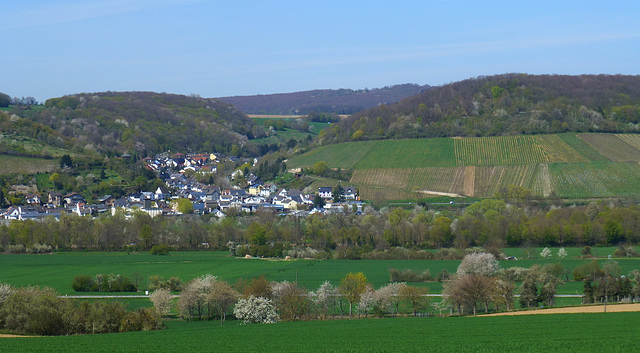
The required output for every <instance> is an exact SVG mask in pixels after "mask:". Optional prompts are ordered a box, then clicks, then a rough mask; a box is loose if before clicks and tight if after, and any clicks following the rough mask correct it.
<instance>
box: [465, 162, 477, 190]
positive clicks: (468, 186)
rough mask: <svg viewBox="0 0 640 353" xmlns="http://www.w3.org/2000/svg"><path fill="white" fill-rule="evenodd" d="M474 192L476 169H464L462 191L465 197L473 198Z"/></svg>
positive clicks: (470, 167) (473, 167) (472, 167)
mask: <svg viewBox="0 0 640 353" xmlns="http://www.w3.org/2000/svg"><path fill="white" fill-rule="evenodd" d="M475 190H476V167H475V166H469V167H466V168H465V169H464V191H463V194H465V195H467V196H471V197H473V196H475Z"/></svg>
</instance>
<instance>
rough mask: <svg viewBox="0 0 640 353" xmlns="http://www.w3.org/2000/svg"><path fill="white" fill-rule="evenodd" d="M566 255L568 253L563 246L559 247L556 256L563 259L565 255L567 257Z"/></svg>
mask: <svg viewBox="0 0 640 353" xmlns="http://www.w3.org/2000/svg"><path fill="white" fill-rule="evenodd" d="M567 255H569V253H567V250H565V249H564V248H560V250H558V258H559V259H561V260H562V259H564V258H565V257H567Z"/></svg>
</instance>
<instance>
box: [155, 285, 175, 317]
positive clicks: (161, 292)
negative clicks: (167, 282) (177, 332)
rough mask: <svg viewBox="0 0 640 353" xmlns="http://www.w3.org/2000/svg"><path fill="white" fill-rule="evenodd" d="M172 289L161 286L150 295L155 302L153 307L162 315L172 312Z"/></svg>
mask: <svg viewBox="0 0 640 353" xmlns="http://www.w3.org/2000/svg"><path fill="white" fill-rule="evenodd" d="M172 298H173V295H172V294H171V291H169V290H168V289H165V288H160V289H157V290H155V291H153V293H151V294H150V295H149V300H151V302H152V303H153V308H154V309H155V311H156V313H158V315H160V316H167V315H169V313H170V312H171V299H172Z"/></svg>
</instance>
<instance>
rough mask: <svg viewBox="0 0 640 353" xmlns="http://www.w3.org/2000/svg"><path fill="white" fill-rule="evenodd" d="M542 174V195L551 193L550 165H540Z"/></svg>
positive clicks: (546, 195) (545, 195)
mask: <svg viewBox="0 0 640 353" xmlns="http://www.w3.org/2000/svg"><path fill="white" fill-rule="evenodd" d="M540 174H542V196H544V197H548V196H549V195H551V176H550V175H549V165H548V164H542V165H541V166H540Z"/></svg>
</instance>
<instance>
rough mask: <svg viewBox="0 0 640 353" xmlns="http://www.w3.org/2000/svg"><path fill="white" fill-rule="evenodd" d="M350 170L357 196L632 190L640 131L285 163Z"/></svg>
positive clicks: (345, 150)
mask: <svg viewBox="0 0 640 353" xmlns="http://www.w3.org/2000/svg"><path fill="white" fill-rule="evenodd" d="M318 160H322V161H325V162H327V164H328V165H329V167H331V168H352V169H354V172H353V176H352V179H351V181H350V183H351V184H352V185H355V186H357V187H358V188H359V189H360V195H361V197H362V199H364V200H367V199H369V198H371V197H373V195H375V197H376V198H378V199H380V198H384V199H411V198H416V197H423V196H420V195H424V194H426V193H428V192H430V191H431V192H440V193H452V194H459V195H464V196H475V197H494V196H495V195H496V193H497V192H498V191H499V190H500V189H502V188H506V187H507V186H509V185H517V186H522V187H524V188H527V189H530V190H531V192H532V194H533V195H534V196H544V197H546V196H550V195H552V194H555V195H558V196H560V197H578V198H580V197H611V196H639V195H640V135H632V134H570V133H565V134H556V135H521V136H499V137H478V138H436V139H407V140H383V141H365V142H351V143H344V144H336V145H328V146H322V147H320V148H318V149H315V150H312V151H311V152H308V153H306V154H304V155H301V156H298V157H295V158H293V159H292V160H291V161H290V162H288V164H289V165H290V166H291V165H293V166H306V167H310V166H313V163H315V162H316V161H318Z"/></svg>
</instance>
